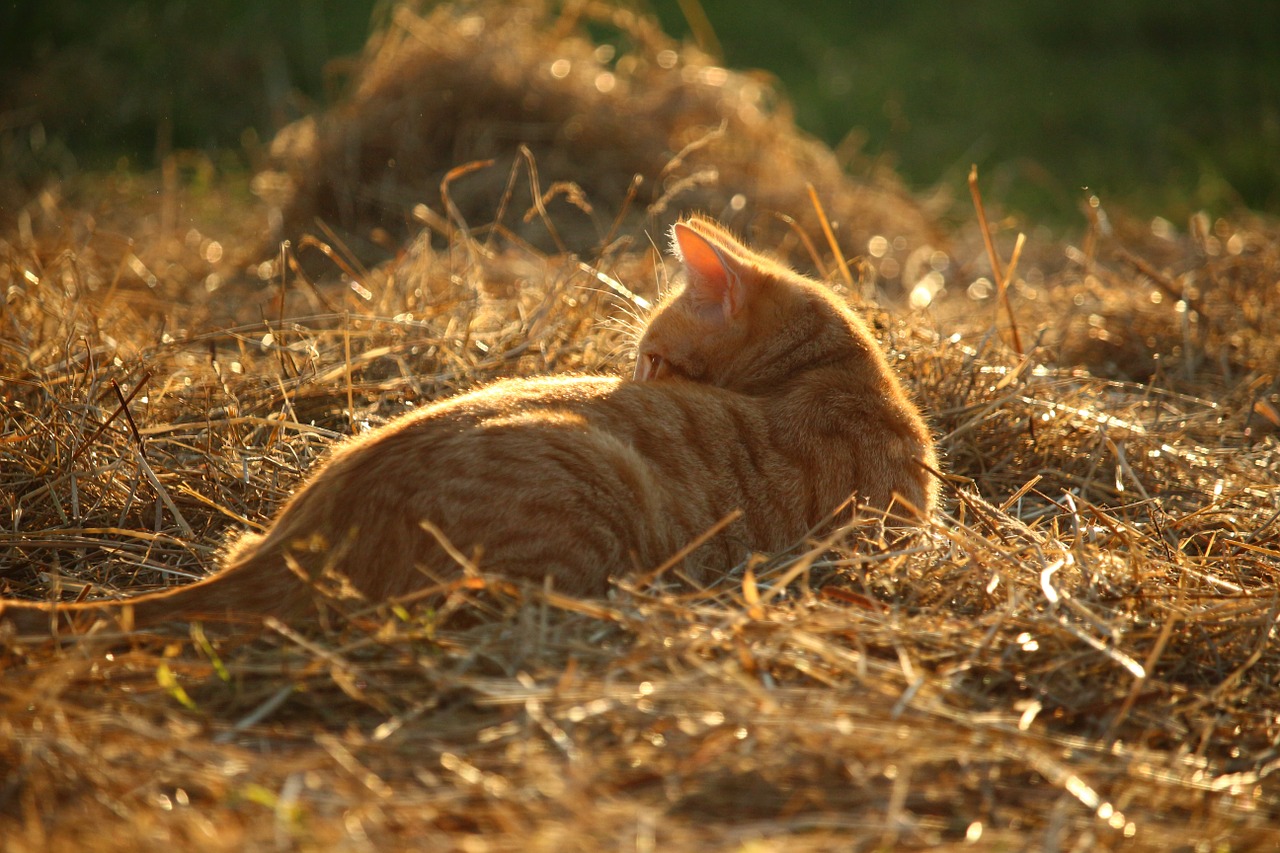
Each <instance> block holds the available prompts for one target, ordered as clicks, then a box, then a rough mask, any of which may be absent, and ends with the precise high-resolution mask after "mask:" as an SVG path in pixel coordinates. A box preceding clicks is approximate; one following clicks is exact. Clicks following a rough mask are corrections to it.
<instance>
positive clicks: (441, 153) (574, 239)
mask: <svg viewBox="0 0 1280 853" xmlns="http://www.w3.org/2000/svg"><path fill="white" fill-rule="evenodd" d="M390 17H391V20H390V22H389V23H388V25H387V26H386V28H385V29H384V30H383V31H382V32H380V33H379V34H378V35H377V36H375V37H374V39H372V40H371V41H370V43H369V45H368V47H367V48H366V51H365V55H364V57H363V60H362V62H361V63H360V66H359V68H358V70H357V71H356V73H355V75H354V80H353V81H352V83H351V90H352V91H351V94H350V96H349V97H348V98H347V99H346V100H344V101H343V103H341V104H339V105H338V106H336V107H334V108H333V109H331V110H329V111H328V112H326V113H323V114H321V115H319V116H313V117H308V118H306V119H303V120H302V121H300V122H297V123H295V124H294V125H292V126H290V127H288V128H286V129H285V130H284V131H283V132H282V133H281V134H280V135H279V136H278V137H277V138H276V140H275V141H274V142H273V144H272V153H271V159H272V163H273V166H272V169H271V170H269V171H267V172H264V173H263V174H261V175H260V176H259V177H258V179H257V182H256V184H255V186H256V188H257V189H258V191H259V192H260V193H261V194H262V195H263V197H264V198H266V199H267V200H268V201H269V202H270V203H271V205H272V206H273V207H274V208H276V209H278V210H279V211H280V213H279V222H280V232H281V235H282V236H285V237H288V236H291V235H296V234H297V233H298V232H299V231H300V230H311V229H313V228H314V219H315V218H316V217H320V218H322V219H324V220H325V221H326V222H327V223H328V224H329V225H330V226H332V227H334V228H339V229H342V232H343V237H344V239H346V240H347V241H348V242H349V243H350V244H351V245H352V246H353V247H355V250H356V251H357V253H358V254H361V255H362V256H366V257H372V256H377V255H378V254H379V252H378V250H377V248H376V245H375V242H374V240H373V239H371V235H373V234H374V233H375V231H376V230H379V229H380V230H381V231H382V232H386V233H389V234H391V235H395V236H396V237H398V238H399V237H403V236H404V235H406V234H409V233H415V232H417V231H418V230H419V226H420V224H421V221H423V218H424V217H432V218H433V219H435V220H443V221H456V220H458V219H460V220H462V221H465V222H468V223H472V224H475V223H482V222H488V221H489V220H491V219H494V218H495V205H494V199H497V198H500V197H503V196H504V194H506V195H509V199H508V200H507V201H506V203H505V204H504V205H503V208H502V209H499V210H498V211H497V214H498V215H497V216H496V219H497V220H498V224H500V225H501V226H503V227H504V228H507V229H510V230H512V231H514V232H516V233H517V234H519V235H520V236H521V237H522V238H523V239H525V240H527V241H529V242H532V243H534V244H535V245H537V246H539V247H540V248H542V249H546V250H551V249H564V248H568V249H570V250H573V251H586V250H594V251H599V249H600V248H602V247H603V246H604V245H605V244H607V243H610V242H612V240H614V239H617V238H619V237H626V238H629V239H630V240H638V241H639V242H640V243H644V242H645V238H644V237H643V236H642V235H641V233H640V232H641V230H642V229H646V230H647V232H648V234H650V235H659V234H662V233H665V230H666V227H667V226H669V225H670V224H671V223H672V222H674V221H675V219H676V218H678V216H679V215H680V214H681V212H682V211H689V210H702V211H706V212H709V213H711V214H713V215H716V216H719V217H720V218H722V219H723V220H725V221H727V222H729V223H730V224H732V225H733V226H735V227H736V228H739V229H740V230H743V231H750V232H752V233H753V236H756V237H758V238H762V239H768V241H769V242H770V243H771V244H774V245H778V244H779V243H780V240H779V239H777V238H778V237H781V236H782V235H783V234H785V233H788V231H789V229H788V228H787V227H786V225H784V223H783V222H782V221H780V220H779V219H777V218H775V217H776V216H778V215H781V216H784V217H787V218H789V219H790V220H792V221H794V222H795V223H796V226H797V227H798V228H799V229H800V231H801V232H802V233H804V234H805V236H806V237H807V238H809V239H811V240H812V242H814V243H817V244H818V245H824V242H823V239H822V236H821V235H822V232H821V228H820V225H819V221H818V217H817V215H816V213H815V211H814V208H813V205H812V204H811V202H810V200H809V197H808V194H807V191H806V186H805V185H806V182H807V183H811V184H813V185H814V186H815V187H816V188H817V190H818V192H819V198H820V200H821V202H822V203H823V204H824V205H825V207H826V211H827V215H828V216H829V217H831V218H832V219H834V220H836V222H837V224H838V226H839V228H838V230H839V237H840V238H841V241H842V245H843V246H845V251H846V252H847V253H848V254H850V255H856V254H859V253H861V252H862V251H863V250H864V247H865V246H866V245H867V241H868V239H869V238H871V237H872V236H874V235H882V236H884V237H886V238H887V239H888V240H890V241H894V240H898V241H899V242H898V251H900V252H904V253H909V252H910V251H911V250H914V249H916V248H919V247H920V246H922V245H925V244H928V243H931V242H936V241H937V239H938V235H937V230H936V228H935V227H934V226H933V225H932V223H931V221H930V219H929V217H928V216H927V215H926V214H925V213H924V211H923V210H922V209H921V207H920V205H919V204H918V203H917V202H915V201H913V200H912V199H910V198H909V197H908V196H907V194H906V193H905V192H904V191H903V190H902V188H901V185H900V184H899V183H898V181H897V180H896V178H895V177H894V176H892V175H889V174H878V175H876V177H875V180H873V181H870V182H859V181H855V180H853V179H851V178H850V177H849V176H848V174H847V173H846V172H845V170H844V169H843V168H842V167H841V165H840V163H839V161H838V160H837V158H836V157H835V155H834V154H832V152H831V151H829V150H828V149H826V148H825V147H824V146H822V145H821V144H820V143H818V142H816V141H815V140H813V139H810V138H808V137H805V136H803V135H802V134H800V133H799V132H798V131H797V130H796V127H795V124H794V122H793V120H792V118H791V115H790V110H789V108H788V107H787V105H786V103H785V102H784V101H783V100H782V99H781V98H780V97H779V96H778V95H777V94H776V92H775V91H774V90H773V86H772V84H771V82H770V81H769V80H767V79H765V78H764V77H762V76H761V75H759V74H755V75H748V74H743V73H740V72H735V71H728V70H726V69H724V68H721V67H718V66H716V65H715V64H713V63H712V62H711V60H710V58H709V57H707V56H705V55H703V54H701V53H699V52H698V51H697V50H696V49H694V48H692V47H690V46H686V45H681V44H679V43H678V42H676V41H674V40H672V39H670V38H668V37H667V36H665V35H664V34H663V33H662V32H661V31H660V30H659V29H657V27H656V25H655V23H654V21H653V20H652V19H650V18H647V17H644V16H641V15H638V14H637V13H635V12H634V11H632V10H630V9H626V8H620V7H618V6H614V5H609V4H602V3H594V2H576V3H568V4H565V5H564V6H563V7H562V8H557V7H556V5H555V4H549V3H544V2H521V3H498V2H469V3H458V4H449V5H444V6H440V7H437V8H435V9H433V10H432V11H430V12H429V13H425V14H418V13H415V12H413V11H411V10H410V9H409V8H408V7H405V6H400V7H397V8H396V10H395V12H394V13H393V14H392V15H391V16H390ZM588 28H590V29H591V30H592V32H594V33H596V34H597V38H596V39H593V38H591V37H590V36H589V34H588ZM600 36H604V37H605V39H606V40H605V41H604V43H601V42H600V41H599V38H600ZM522 152H527V154H526V153H522ZM471 163H474V164H484V165H483V167H481V168H477V169H475V171H473V172H471V173H469V174H467V175H466V176H465V177H459V178H458V179H457V180H455V181H453V182H451V186H450V187H449V189H448V198H445V197H443V195H442V187H441V185H442V183H443V182H444V180H445V178H446V175H447V174H449V173H450V171H451V170H453V169H454V168H455V167H457V166H459V165H461V164H471ZM535 185H536V192H534V189H533V187H534V186H535ZM539 207H544V208H545V209H546V210H548V211H550V212H551V213H553V214H555V216H554V219H553V220H550V221H548V220H547V219H546V218H545V217H539V216H536V215H532V214H534V213H535V212H536V210H537V208H539ZM424 208H425V209H424ZM427 221H431V220H427ZM552 223H554V224H552ZM790 243H791V248H793V249H795V250H797V251H796V256H797V259H798V260H799V261H801V262H803V263H810V262H811V261H810V259H809V258H808V257H806V256H805V248H804V246H803V245H801V244H800V243H799V242H798V241H797V240H795V238H794V236H792V239H791V240H790ZM784 248H785V247H784ZM382 254H385V252H383V253H382Z"/></svg>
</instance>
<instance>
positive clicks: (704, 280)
mask: <svg viewBox="0 0 1280 853" xmlns="http://www.w3.org/2000/svg"><path fill="white" fill-rule="evenodd" d="M671 236H672V237H673V238H674V239H673V240H672V246H673V248H674V249H675V250H676V254H677V255H678V256H679V258H680V261H681V263H683V264H684V269H685V275H686V279H687V281H688V283H687V284H686V285H685V287H686V288H688V291H689V293H690V295H691V296H692V297H693V302H694V305H696V306H697V307H698V310H699V312H700V313H702V314H703V315H704V316H706V317H707V319H709V320H715V321H718V322H722V323H727V322H729V321H730V320H732V319H733V318H734V317H736V316H738V313H739V312H740V311H742V306H743V304H744V303H745V302H746V297H747V292H746V286H745V285H744V284H743V281H742V269H741V265H740V263H739V262H738V261H737V260H736V259H735V258H733V257H732V256H731V255H729V254H728V253H727V252H725V251H723V250H722V249H721V248H720V247H719V246H717V245H716V244H715V243H714V242H712V241H711V240H708V239H707V238H706V237H704V236H703V235H701V234H699V233H698V232H697V231H695V230H693V229H692V228H690V227H689V226H687V225H685V224H684V223H676V225H675V226H673V227H672V229H671Z"/></svg>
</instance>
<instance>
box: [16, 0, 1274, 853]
mask: <svg viewBox="0 0 1280 853" xmlns="http://www.w3.org/2000/svg"><path fill="white" fill-rule="evenodd" d="M261 165H262V168H261V169H260V170H259V171H258V173H257V174H256V175H254V176H253V177H252V179H250V178H249V177H247V176H245V177H239V176H236V175H234V174H232V175H228V174H227V173H225V172H224V171H222V170H221V169H219V168H218V166H217V164H215V163H212V162H210V161H209V160H208V158H206V157H204V156H202V155H198V154H190V153H186V152H174V153H172V154H170V156H168V157H167V158H165V160H164V162H163V165H162V167H161V168H160V169H159V170H157V171H156V172H154V173H143V174H139V173H136V172H130V171H127V170H125V171H121V170H117V171H114V172H106V173H93V174H84V175H82V176H80V177H78V178H77V179H76V180H75V181H73V182H69V183H62V184H51V185H48V186H46V187H44V188H42V189H40V190H37V191H35V192H29V193H26V194H24V193H23V191H21V190H19V189H15V188H13V187H10V186H5V187H4V188H3V190H2V192H0V199H3V202H4V206H3V211H4V215H3V217H2V218H0V276H3V282H2V283H3V287H4V299H5V302H4V304H3V308H2V309H0V377H3V389H2V391H0V418H2V419H0V501H3V505H4V508H5V511H6V516H3V518H4V519H5V521H6V523H5V524H4V526H3V529H0V593H2V594H3V596H4V597H6V598H13V597H22V598H33V599H62V600H73V599H76V598H80V597H82V596H91V597H99V596H108V597H109V596H124V595H127V594H134V593H137V592H140V591H144V590H151V589H156V588H160V587H162V586H164V585H168V584H178V583H182V582H184V581H186V580H189V579H191V578H194V577H199V576H201V575H202V574H204V573H206V572H209V571H212V570H214V569H215V568H216V566H217V554H218V549H219V546H220V543H222V542H223V541H224V539H225V538H226V537H227V536H228V535H230V534H231V533H232V532H233V531H235V530H240V529H245V528H251V529H252V528H259V527H260V526H261V525H263V524H265V523H266V521H267V520H268V519H269V518H270V516H271V513H272V510H273V509H274V508H275V507H276V506H278V505H279V503H280V502H281V501H282V500H283V498H284V497H285V496H286V495H287V494H288V493H289V492H290V490H291V489H292V488H293V487H294V486H296V485H297V483H298V482H299V481H300V480H301V479H302V478H303V477H305V476H306V473H307V472H308V470H311V469H312V468H313V467H314V466H315V464H316V463H317V462H318V461H319V460H321V459H323V457H324V454H325V452H326V448H327V447H328V446H330V444H331V443H332V442H333V441H336V440H339V439H341V437H342V436H344V435H350V434H353V433H358V432H360V431H362V430H365V429H368V428H370V427H371V426H374V425H377V424H379V423H382V422H385V421H386V420H387V419H388V418H390V417H393V416H395V415H396V414H398V413H400V412H403V411H406V410H407V409H409V408H411V407H413V406H416V405H420V404H422V403H424V402H426V401H429V400H432V399H437V398H440V397H443V396H447V395H449V394H451V393H454V392H456V391H458V390H461V389H465V388H469V387H473V386H475V385H478V384H481V383H483V382H486V381H488V380H491V379H494V378H497V377H501V376H510V375H526V374H536V373H546V372H556V371H593V372H626V371H627V370H628V369H629V363H628V359H629V352H628V345H629V342H630V340H631V337H630V336H631V334H632V325H633V321H632V318H633V317H634V315H635V314H636V313H637V312H639V313H643V310H644V308H645V306H646V305H647V304H649V303H650V302H651V301H652V300H653V299H654V297H655V296H656V294H657V293H658V290H659V288H660V287H661V286H662V284H663V283H664V281H665V280H666V277H667V275H668V274H669V272H670V271H671V269H672V267H671V266H670V264H669V261H667V260H664V259H663V258H662V256H661V255H660V253H659V252H658V251H657V248H661V247H662V246H663V243H664V238H663V229H664V228H665V227H666V226H667V225H669V224H670V223H671V222H672V221H674V219H675V218H677V217H678V216H679V215H681V214H682V213H684V212H688V211H693V210H701V211H707V212H710V213H713V214H715V215H718V216H721V217H722V218H723V219H724V221H726V222H727V223H728V224H730V225H732V226H733V227H734V228H736V229H738V230H739V231H741V232H742V233H744V234H745V235H746V236H748V237H749V238H750V239H751V240H752V241H754V242H755V243H756V244H757V245H761V246H764V247H768V248H770V249H772V250H774V251H776V252H777V253H778V254H779V255H781V256H783V257H785V258H787V259H788V260H789V261H790V262H791V263H792V264H794V265H795V266H796V267H797V268H801V269H805V270H806V271H809V272H812V273H814V274H815V275H817V276H820V277H822V278H824V279H825V280H827V281H829V282H831V284H832V286H833V287H834V288H836V289H838V290H840V291H841V292H843V293H845V294H847V295H848V297H849V298H850V299H851V300H853V301H854V302H855V304H857V305H858V306H859V307H860V309H861V310H862V311H864V312H865V314H866V316H867V317H868V319H869V320H871V321H872V322H873V323H874V326H875V329H876V331H877V333H878V334H879V336H880V339H881V342H882V344H883V345H884V347H885V348H886V349H887V350H888V351H889V352H890V353H891V354H892V355H893V357H894V358H893V360H894V363H895V364H896V366H897V367H898V369H899V370H900V371H901V374H902V376H903V377H904V379H905V380H906V382H907V384H908V385H909V386H910V387H911V388H912V389H913V391H914V393H915V395H916V397H917V399H918V400H919V402H920V404H921V406H922V407H923V408H924V409H925V410H926V412H927V413H928V416H929V418H930V421H931V423H932V425H933V427H934V429H935V430H936V433H937V436H938V443H939V448H940V451H941V455H942V458H943V460H944V464H943V470H942V471H939V472H938V476H939V477H940V478H941V479H942V480H943V483H944V494H945V503H946V507H945V512H944V513H943V514H942V515H940V516H939V517H938V518H936V519H935V520H934V521H933V522H932V523H931V525H930V526H929V527H928V529H927V530H925V531H923V532H922V533H921V534H920V535H919V536H917V537H915V538H913V539H909V540H906V541H903V542H897V543H893V544H891V543H888V542H886V541H885V540H884V539H883V538H882V537H881V535H880V533H879V532H878V529H877V527H876V526H875V525H874V524H871V523H868V522H866V521H851V522H850V523H849V525H848V526H847V527H846V528H844V529H842V530H841V531H840V534H839V535H838V536H834V537H831V538H828V539H825V540H823V541H814V542H802V543H797V545H796V547H795V548H794V549H792V550H791V551H789V552H786V553H781V554H770V555H759V556H758V559H754V560H753V561H752V563H751V565H750V566H737V567H733V568H732V569H731V570H730V571H728V572H726V574H725V576H724V578H723V579H721V580H720V581H718V582H716V583H714V584H712V585H711V586H709V587H707V588H696V587H693V586H691V585H689V584H687V583H684V582H682V581H681V579H680V578H678V577H668V576H663V577H661V578H657V579H654V580H651V581H647V582H638V581H636V580H635V579H627V578H619V579H618V580H617V584H616V588H615V589H614V590H613V591H612V592H611V593H610V595H609V597H608V598H607V599H606V600H578V599H573V598H568V597H565V596H562V595H558V594H556V593H554V592H553V591H549V590H545V589H540V588H530V587H525V586H517V585H512V584H508V583H503V582H500V581H497V580H491V581H486V580H484V579H477V580H475V581H473V582H471V583H468V584H466V585H464V586H462V587H460V588H459V589H457V590H455V591H454V592H453V593H452V594H450V595H449V597H447V598H445V599H443V600H436V601H428V602H416V603H413V604H411V605H406V606H394V607H393V606H387V605H385V604H383V605H381V606H366V604H365V603H363V602H358V601H351V600H347V599H342V598H341V597H340V596H339V597H338V598H337V599H336V600H335V607H336V608H337V609H340V610H344V611H347V612H350V613H353V614H356V615H354V616H352V618H349V619H344V620H335V621H334V622H333V624H324V625H284V624H281V623H279V622H268V623H267V624H266V625H265V626H262V627H258V626H247V625H246V626H228V625H213V624H210V625H203V626H202V625H175V626H172V627H171V628H168V629H165V630H158V631H148V632H144V633H133V634H128V635H126V634H124V633H122V631H121V630H120V628H119V626H117V625H114V624H109V623H107V622H102V623H100V624H98V625H95V626H92V627H88V628H87V629H86V630H85V631H84V632H83V633H81V634H68V635H64V636H61V637H59V638H57V639H56V640H51V639H49V638H37V637H26V636H18V635H15V634H14V633H13V632H12V631H9V632H7V633H6V632H4V629H3V628H2V627H0V839H2V840H3V841H2V843H0V847H3V849H4V850H6V851H15V853H17V851H45V850H64V849H65V850H70V849H75V850H86V851H93V850H169V849H174V848H177V849H200V850H246V849H248V850H259V849H300V850H346V849H353V850H355V849H379V850H382V849H440V850H449V849H458V850H466V851H481V850H558V851H565V850H584V851H588V850H600V849H626V850H632V849H634V850H637V851H651V850H702V849H706V850H743V851H747V850H847V849H858V850H890V849H907V850H910V849H962V848H964V849H975V850H1091V849H1126V850H1161V851H1166V850H1186V851H1197V853H1198V851H1237V850H1241V851H1243V850H1266V849H1275V848H1277V847H1280V782H1278V781H1277V780H1278V779H1280V773H1278V772H1277V770H1280V651H1278V650H1277V646H1276V644H1275V643H1274V642H1273V632H1274V631H1275V629H1276V626H1277V620H1278V619H1280V596H1278V595H1277V591H1276V589H1277V580H1278V579H1280V378H1278V376H1277V372H1276V371H1277V365H1280V223H1277V222H1276V221H1274V220H1272V219H1268V218H1266V217H1264V216H1261V215H1258V214H1253V213H1250V212H1248V211H1245V210H1238V211H1234V212H1229V213H1214V214H1203V213H1202V214H1197V215H1195V216H1193V217H1191V218H1190V219H1189V220H1187V221H1186V222H1176V223H1175V222H1170V221H1167V220H1164V219H1155V220H1145V219H1144V220H1142V221H1137V220H1133V219H1130V218H1127V217H1125V216H1124V215H1123V214H1121V213H1118V212H1112V211H1109V210H1108V209H1107V207H1106V206H1105V205H1103V204H1102V203H1100V202H1096V200H1095V202H1094V203H1088V202H1086V204H1085V205H1084V207H1085V219H1084V222H1083V226H1082V228H1081V236H1080V239H1078V240H1074V241H1072V242H1054V243H1045V242H1037V239H1036V238H1035V237H1034V236H1032V238H1031V239H1029V240H1028V239H1026V238H1025V237H1024V236H1023V235H1024V234H1032V235H1034V234H1035V233H1036V232H1035V228H1034V223H1031V224H1029V225H1028V224H1025V223H1020V222H1018V221H1017V220H1016V219H1014V218H1012V217H1010V216H1007V215H1004V214H1002V213H1001V211H1000V199H999V198H993V197H984V196H983V193H982V190H983V186H984V184H983V176H982V175H981V174H977V173H975V174H973V175H972V176H971V180H972V184H971V188H970V187H964V186H961V187H957V188H955V189H956V193H957V194H958V195H960V196H961V197H964V196H965V195H967V194H969V193H970V191H971V190H972V198H973V201H974V204H973V206H972V207H971V208H970V210H971V211H972V212H971V213H970V214H969V215H967V216H966V217H965V218H964V220H963V221H962V222H960V224H958V225H957V224H954V223H952V224H942V223H941V222H940V220H939V218H938V216H937V214H936V211H934V210H931V209H930V208H929V206H927V205H925V204H923V203H922V202H920V201H918V200H917V199H916V198H915V197H913V196H912V195H911V194H910V193H908V192H907V191H905V190H904V189H903V187H902V186H901V184H900V182H899V181H898V180H897V179H896V177H895V176H894V175H893V174H892V173H891V172H888V171H878V172H876V173H874V174H872V175H870V176H868V177H866V178H864V179H860V180H855V179H853V178H851V177H849V176H848V174H847V173H846V171H845V170H844V169H842V167H841V164H840V162H839V160H838V159H837V157H836V155H835V154H834V153H833V152H832V151H830V150H829V149H828V148H826V147H825V146H824V145H822V144H821V143H819V142H817V141H815V140H813V139H810V138H808V137H806V136H805V135H804V134H802V133H800V132H799V131H798V130H797V129H796V128H795V126H794V124H793V122H792V120H791V118H790V115H789V111H788V109H787V108H786V105H785V102H784V101H783V99H782V97H781V96H780V95H779V94H778V93H776V92H775V91H773V90H772V89H771V88H770V85H769V83H768V82H767V81H764V80H762V79H760V78H759V77H757V76H754V75H749V74H741V73H737V72H733V71H726V70H724V69H722V68H720V67H718V66H716V65H714V64H713V63H712V62H711V61H710V59H709V58H708V57H706V56H705V55H703V54H701V53H699V52H698V51H697V50H696V49H694V48H692V47H689V46H685V45H681V44H680V43H677V42H674V41H672V40H671V39H670V38H668V37H667V36H665V35H664V34H663V33H662V32H661V30H659V29H658V27H657V25H656V24H654V23H653V22H652V21H651V20H649V19H647V18H645V17H642V16H638V15H636V14H635V13H632V12H629V11H626V10H624V9H619V8H617V7H614V6H607V5H606V6H601V5H597V4H583V5H568V6H566V7H564V8H563V9H561V10H559V11H557V12H554V13H553V12H548V11H546V10H545V9H544V7H542V6H539V5H534V4H523V3H522V4H499V3H493V4H476V5H473V6H468V7H466V11H458V10H456V9H454V8H453V7H448V6H446V7H441V8H439V9H437V10H435V11H433V12H430V13H420V12H414V11H410V10H409V9H405V8H400V9H398V10H396V11H395V12H394V13H391V14H390V15H389V20H388V22H387V24H386V26H385V28H384V29H383V30H382V31H381V32H380V33H379V34H377V35H376V36H375V37H374V39H373V40H372V41H371V42H370V44H369V46H368V47H367V48H366V50H365V53H364V55H363V57H362V60H361V64H360V66H359V68H358V69H357V70H356V71H355V78H354V84H353V85H352V87H351V90H350V92H349V94H348V95H347V96H346V97H345V98H344V99H343V100H342V101H341V102H340V103H338V104H337V105H335V106H334V107H332V108H331V109H329V110H327V111H324V112H319V113H316V114H313V115H311V116H309V117H307V118H304V119H302V120H300V121H299V122H296V123H295V124H293V125H291V126H290V127H289V128H287V129H286V130H285V131H284V132H282V133H281V134H280V135H279V136H278V137H277V138H276V139H275V140H274V141H273V142H272V145H271V147H270V150H269V151H265V152H264V153H263V162H262V164H261ZM633 176H640V177H639V178H635V177H633ZM655 246H656V247H657V248H655ZM353 499H357V500H358V496H353ZM494 499H495V503H500V501H501V495H495V496H494Z"/></svg>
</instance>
